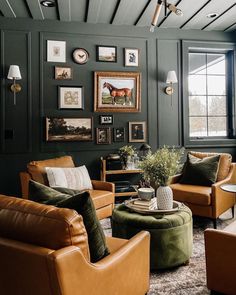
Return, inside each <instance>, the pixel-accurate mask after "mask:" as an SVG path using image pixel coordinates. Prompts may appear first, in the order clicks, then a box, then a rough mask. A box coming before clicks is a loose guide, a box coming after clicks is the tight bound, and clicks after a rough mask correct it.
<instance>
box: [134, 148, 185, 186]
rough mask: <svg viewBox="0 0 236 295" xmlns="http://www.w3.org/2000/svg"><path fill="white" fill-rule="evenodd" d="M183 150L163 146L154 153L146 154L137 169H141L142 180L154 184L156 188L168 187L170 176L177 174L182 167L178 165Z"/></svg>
mask: <svg viewBox="0 0 236 295" xmlns="http://www.w3.org/2000/svg"><path fill="white" fill-rule="evenodd" d="M183 153H184V149H175V148H174V147H172V148H170V147H167V146H164V147H163V148H161V149H159V150H157V151H156V152H155V153H153V154H152V153H151V152H150V153H148V155H147V156H145V157H144V159H143V161H141V162H140V164H139V167H140V169H142V170H143V171H144V172H143V176H144V179H145V180H147V181H150V182H151V183H155V185H156V186H166V185H168V183H169V181H170V178H171V176H173V175H175V174H176V173H177V172H179V170H180V168H181V167H182V165H181V164H180V161H181V157H182V155H183Z"/></svg>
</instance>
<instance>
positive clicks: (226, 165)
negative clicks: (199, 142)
mask: <svg viewBox="0 0 236 295" xmlns="http://www.w3.org/2000/svg"><path fill="white" fill-rule="evenodd" d="M189 153H190V154H191V155H193V156H195V157H198V158H200V159H203V158H205V157H211V156H216V155H220V161H219V168H218V173H217V179H216V181H221V180H223V179H225V178H226V177H227V176H228V174H229V170H230V165H231V162H232V156H231V155H230V154H227V153H201V152H194V151H191V152H189Z"/></svg>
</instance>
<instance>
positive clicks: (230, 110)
mask: <svg viewBox="0 0 236 295" xmlns="http://www.w3.org/2000/svg"><path fill="white" fill-rule="evenodd" d="M190 52H196V53H215V54H217V53H224V54H226V59H227V67H226V77H227V78H228V79H226V90H227V93H226V100H227V117H228V122H227V126H228V136H227V137H203V138H193V137H192V138H191V137H190V136H189V94H188V73H189V55H188V54H189V53H190ZM235 56H236V46H235V44H234V43H225V42H202V41H185V40H183V41H182V69H183V72H182V74H183V75H182V81H183V87H182V91H183V92H182V97H183V143H184V146H185V147H187V148H191V147H216V146H217V147H218V146H236V130H235V125H236V124H235V120H236V119H235V114H236V110H235V85H236V79H235V75H234V69H235V60H236V58H235Z"/></svg>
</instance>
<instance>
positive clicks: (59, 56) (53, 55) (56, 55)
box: [47, 40, 66, 62]
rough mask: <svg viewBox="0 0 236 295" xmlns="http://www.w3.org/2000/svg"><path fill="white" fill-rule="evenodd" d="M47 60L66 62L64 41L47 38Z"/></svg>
mask: <svg viewBox="0 0 236 295" xmlns="http://www.w3.org/2000/svg"><path fill="white" fill-rule="evenodd" d="M47 61H52V62H66V42H65V41H54V40H47Z"/></svg>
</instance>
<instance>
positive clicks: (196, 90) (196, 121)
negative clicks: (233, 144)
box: [188, 52, 228, 138]
mask: <svg viewBox="0 0 236 295" xmlns="http://www.w3.org/2000/svg"><path fill="white" fill-rule="evenodd" d="M188 58H189V75H188V92H189V97H188V105H189V136H190V137H193V138H199V137H200V138H201V137H223V136H224V137H225V136H227V135H228V131H227V122H228V118H227V117H228V114H227V96H226V54H214V53H194V52H190V53H189V57H188Z"/></svg>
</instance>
